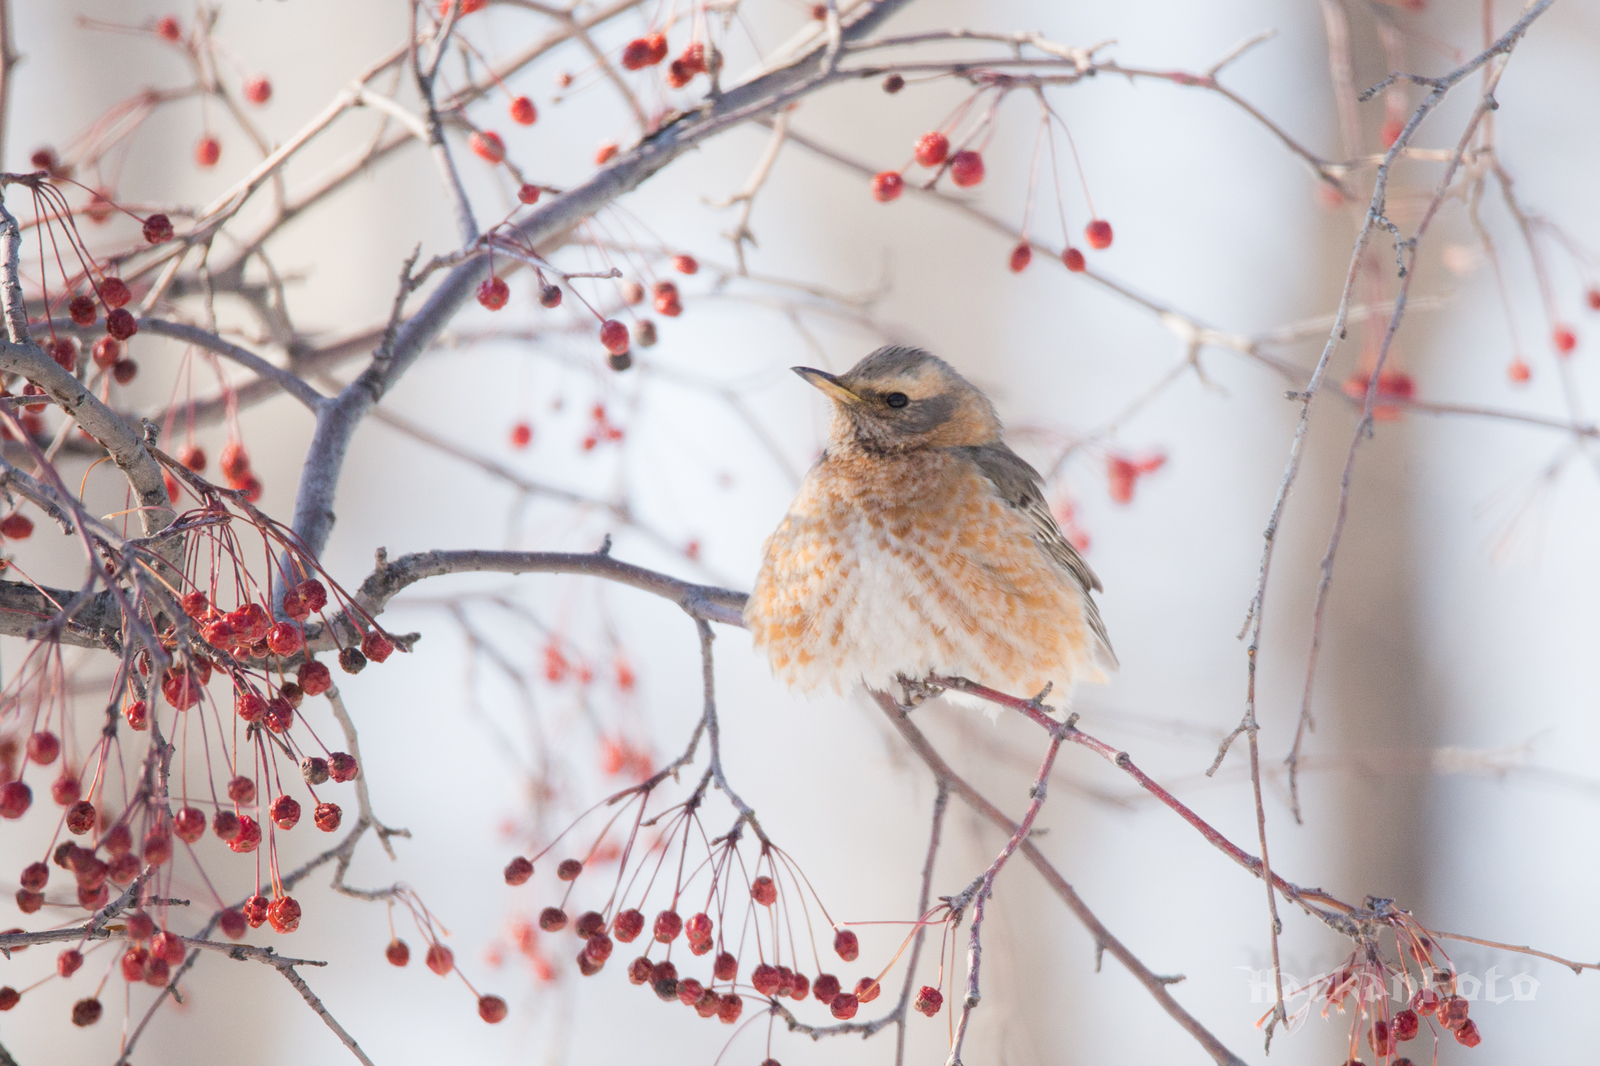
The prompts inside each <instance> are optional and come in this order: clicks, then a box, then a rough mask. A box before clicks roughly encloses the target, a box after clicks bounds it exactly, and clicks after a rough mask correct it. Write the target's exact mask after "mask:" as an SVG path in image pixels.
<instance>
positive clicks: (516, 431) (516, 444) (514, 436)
mask: <svg viewBox="0 0 1600 1066" xmlns="http://www.w3.org/2000/svg"><path fill="white" fill-rule="evenodd" d="M532 441H533V427H532V426H530V425H528V423H526V422H518V423H517V424H516V425H514V426H512V427H511V446H512V447H513V448H526V447H527V446H528V445H529V444H530V443H532Z"/></svg>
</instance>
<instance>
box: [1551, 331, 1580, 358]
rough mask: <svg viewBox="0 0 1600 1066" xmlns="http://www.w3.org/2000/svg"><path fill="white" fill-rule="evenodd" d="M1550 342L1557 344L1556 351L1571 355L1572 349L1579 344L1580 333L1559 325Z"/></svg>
mask: <svg viewBox="0 0 1600 1066" xmlns="http://www.w3.org/2000/svg"><path fill="white" fill-rule="evenodd" d="M1550 343H1552V344H1554V345H1555V348H1556V351H1557V352H1559V353H1560V354H1562V355H1571V354H1572V350H1573V349H1574V348H1576V347H1577V346H1578V335H1577V334H1575V333H1573V332H1572V330H1571V329H1569V328H1567V327H1566V326H1557V327H1556V328H1555V331H1554V332H1552V333H1551V334H1550Z"/></svg>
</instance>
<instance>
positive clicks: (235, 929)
mask: <svg viewBox="0 0 1600 1066" xmlns="http://www.w3.org/2000/svg"><path fill="white" fill-rule="evenodd" d="M248 925H249V923H248V922H246V921H245V917H244V915H243V914H242V913H240V912H239V911H236V910H233V909H232V908H230V909H228V910H225V911H223V912H222V915H221V916H220V917H219V918H218V919H217V926H218V927H219V928H220V929H221V930H222V932H223V935H225V936H227V937H228V938H229V939H231V940H238V939H239V938H240V937H242V936H244V934H245V929H246V927H247V926H248Z"/></svg>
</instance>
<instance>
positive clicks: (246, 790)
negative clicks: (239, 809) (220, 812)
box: [228, 774, 256, 807]
mask: <svg viewBox="0 0 1600 1066" xmlns="http://www.w3.org/2000/svg"><path fill="white" fill-rule="evenodd" d="M228 798H229V799H231V800H233V802H235V803H237V804H240V805H241V806H245V807H248V806H249V805H250V804H252V803H254V802H255V798H256V783H255V782H254V781H252V780H250V779H249V778H248V777H245V776H244V775H243V774H240V775H239V776H238V777H235V778H234V779H233V780H232V781H229V782H228Z"/></svg>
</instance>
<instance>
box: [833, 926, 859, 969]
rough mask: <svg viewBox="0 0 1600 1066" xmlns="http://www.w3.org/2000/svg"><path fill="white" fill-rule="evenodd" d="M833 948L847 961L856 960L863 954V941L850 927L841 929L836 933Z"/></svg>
mask: <svg viewBox="0 0 1600 1066" xmlns="http://www.w3.org/2000/svg"><path fill="white" fill-rule="evenodd" d="M833 950H834V951H836V952H838V953H839V957H840V958H841V959H843V960H844V961H845V962H855V961H856V957H857V956H859V955H860V954H861V941H860V940H859V939H858V938H857V937H856V935H855V933H853V932H851V931H850V930H849V929H841V930H839V931H838V932H837V933H835V934H834V937H833Z"/></svg>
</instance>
